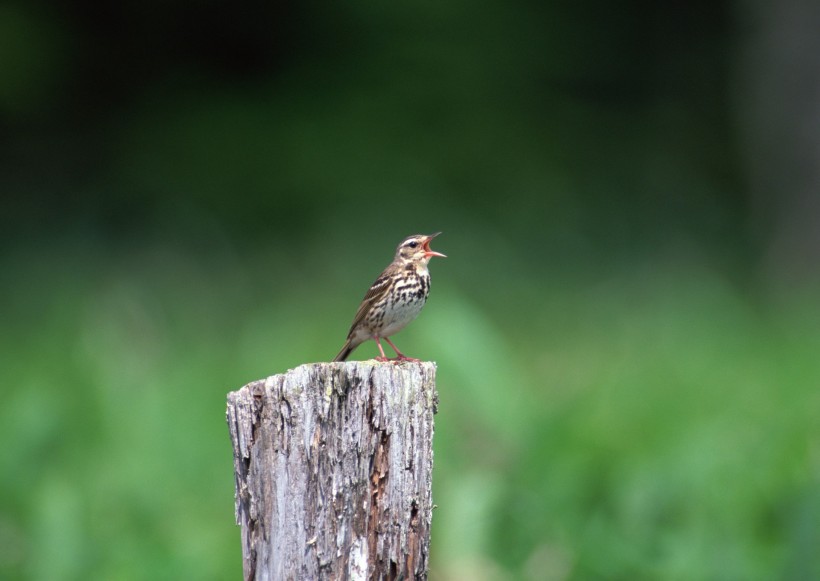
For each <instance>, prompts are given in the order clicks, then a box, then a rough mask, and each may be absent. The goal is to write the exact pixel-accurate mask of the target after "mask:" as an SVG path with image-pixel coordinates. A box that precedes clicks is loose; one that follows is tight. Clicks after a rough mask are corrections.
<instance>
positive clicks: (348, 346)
mask: <svg viewBox="0 0 820 581" xmlns="http://www.w3.org/2000/svg"><path fill="white" fill-rule="evenodd" d="M355 348H356V345H353V344H352V343H351V342H350V339H348V340H347V341H345V344H344V346H342V350H341V351H339V354H338V355H337V356H336V357H334V358H333V361H345V360H346V359H347V358H348V357H349V356H350V354H351V353H353V350H354V349H355Z"/></svg>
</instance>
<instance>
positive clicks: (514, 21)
mask: <svg viewBox="0 0 820 581" xmlns="http://www.w3.org/2000/svg"><path fill="white" fill-rule="evenodd" d="M765 4H766V3H762V2H727V1H694V2H648V1H642V0H632V1H629V2H620V3H613V2H607V1H605V0H582V1H580V2H569V1H566V0H555V1H552V0H551V1H547V2H540V1H535V0H513V1H508V2H487V1H483V0H478V1H476V0H472V1H469V2H467V1H465V0H450V1H447V2H428V1H417V2H398V3H377V2H353V3H344V2H325V1H315V0H306V1H302V2H281V3H280V2H273V3H271V2H257V1H250V2H245V3H226V2H219V1H217V0H210V1H207V2H200V3H193V2H185V1H183V0H166V1H164V2H155V1H151V0H148V1H143V2H128V1H126V2H117V3H110V4H107V5H106V4H100V3H97V2H93V3H92V2H83V1H80V2H63V1H57V0H54V1H51V2H49V1H46V0H33V1H31V0H28V1H25V2H23V1H22V0H10V1H6V2H3V3H2V4H0V39H2V40H0V155H1V156H2V158H0V172H1V173H0V192H2V208H3V211H2V212H1V213H0V243H1V244H2V248H1V249H0V299H2V302H0V309H2V312H1V313H0V314H1V316H2V319H1V320H0V325H1V326H2V333H0V345H1V346H0V358H1V359H0V385H2V405H0V441H2V446H0V577H1V578H3V579H32V580H63V579H65V580H74V579H78V580H79V579H83V580H85V579H106V580H143V579H145V580H149V579H150V580H156V579H204V580H208V579H237V578H239V577H240V575H241V573H240V572H241V554H240V540H239V530H238V529H237V528H236V527H235V525H234V521H233V475H232V460H231V449H230V444H229V439H228V432H227V427H226V425H225V422H224V409H225V395H226V393H227V392H228V391H230V390H233V389H236V388H238V387H240V386H242V385H243V384H244V383H246V382H248V381H251V380H254V379H258V378H261V377H265V376H267V375H271V374H274V373H278V372H282V371H285V370H287V369H288V368H292V367H295V366H297V365H299V364H301V363H305V362H312V361H326V360H328V359H330V358H331V357H333V355H334V354H335V353H336V352H337V350H338V349H339V348H340V346H341V343H342V341H343V339H344V335H345V333H346V331H347V329H348V325H349V323H350V320H351V318H352V316H353V313H354V311H355V309H356V307H357V305H358V302H359V300H360V298H361V296H362V295H363V293H364V291H365V290H366V288H367V285H369V283H370V282H371V281H372V280H373V279H374V278H375V276H376V275H377V274H378V273H379V272H380V270H381V269H382V268H383V267H384V266H385V265H386V264H387V263H388V262H389V260H390V259H391V257H392V254H393V251H394V248H395V246H396V244H397V243H398V242H399V241H400V240H401V239H402V238H403V237H405V236H407V235H409V234H411V233H417V232H422V233H428V232H433V231H439V230H441V231H443V232H444V233H443V234H442V235H441V236H440V237H439V238H438V239H437V240H436V243H435V244H434V247H435V248H436V249H437V250H440V251H442V252H445V253H446V254H448V256H449V258H447V259H446V260H439V259H436V260H434V261H433V263H432V265H431V272H432V275H433V281H434V284H433V292H432V295H431V301H430V302H429V303H428V306H427V308H426V310H425V312H424V313H423V315H422V316H421V317H420V318H419V319H418V320H417V321H416V323H414V324H413V325H412V326H410V327H409V328H408V329H407V330H405V331H404V332H402V334H401V335H399V336H398V337H397V338H396V342H397V344H398V345H399V346H400V347H401V348H402V349H403V350H404V351H405V352H407V353H408V354H410V355H413V356H416V357H422V358H425V359H432V360H435V361H437V362H438V365H439V373H438V388H439V392H440V399H441V405H440V411H439V414H438V416H437V420H436V429H437V433H436V450H435V454H436V455H435V476H434V483H435V484H434V496H435V501H436V503H437V505H438V508H437V509H436V511H435V514H434V528H433V547H432V569H431V579H436V580H446V581H449V580H464V579H471V580H478V581H482V580H488V581H494V580H512V579H529V580H541V579H544V580H563V579H630V580H636V579H675V580H688V579H693V580H700V579H725V580H739V579H743V580H752V579H801V580H802V579H812V578H814V579H818V578H820V552H818V551H817V547H818V546H820V420H818V418H819V417H820V390H819V389H818V388H819V387H820V351H819V349H820V299H818V296H820V295H818V292H817V291H818V274H819V273H820V269H818V259H819V258H820V228H819V227H820V196H818V185H820V147H818V140H820V121H819V120H820V35H817V34H816V32H817V30H820V10H818V6H820V5H818V4H817V3H813V2H809V1H806V0H784V1H781V2H776V3H771V6H766V5H765ZM375 354H376V349H375V345H372V344H369V345H363V346H362V347H360V348H359V350H358V351H357V352H356V357H358V358H368V357H372V356H374V355H375Z"/></svg>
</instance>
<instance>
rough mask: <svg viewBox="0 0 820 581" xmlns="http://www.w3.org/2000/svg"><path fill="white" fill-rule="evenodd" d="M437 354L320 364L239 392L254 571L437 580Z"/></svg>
mask: <svg viewBox="0 0 820 581" xmlns="http://www.w3.org/2000/svg"><path fill="white" fill-rule="evenodd" d="M435 371H436V368H435V364H434V363H429V362H426V363H401V364H393V363H377V362H375V361H362V362H347V363H314V364H309V365H302V366H300V367H297V368H296V369H292V370H290V371H288V372H287V373H284V374H281V375H274V376H272V377H269V378H267V379H265V380H260V381H255V382H252V383H249V384H248V385H246V386H244V387H243V388H242V389H240V390H238V391H235V392H232V393H230V394H229V395H228V409H227V420H228V426H229V428H230V433H231V440H232V443H233V452H234V470H235V479H236V522H237V524H239V525H240V526H241V527H242V532H241V535H242V556H243V566H244V577H245V579H247V580H251V579H252V580H260V581H268V580H271V581H274V580H275V581H278V580H291V579H293V580H301V579H329V580H331V579H332V580H336V579H339V580H341V579H351V580H365V579H426V578H427V568H428V557H429V543H430V523H431V520H432V508H433V505H432V493H431V488H432V469H433V414H434V413H435V412H436V405H437V394H436V390H435Z"/></svg>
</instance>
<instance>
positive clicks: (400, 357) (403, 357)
mask: <svg viewBox="0 0 820 581" xmlns="http://www.w3.org/2000/svg"><path fill="white" fill-rule="evenodd" d="M384 340H385V341H387V344H388V345H390V346H391V347H392V348H393V351H395V352H396V355H397V356H398V357H396V359H397V360H398V361H415V362H416V363H418V362H420V361H421V359H416V358H415V357H408V356H407V355H405V354H404V353H402V352H401V351H399V348H398V347H396V346H395V345H393V341H391V340H390V339H388V338H387V337H384ZM382 354H384V353H382Z"/></svg>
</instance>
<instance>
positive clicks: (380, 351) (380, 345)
mask: <svg viewBox="0 0 820 581" xmlns="http://www.w3.org/2000/svg"><path fill="white" fill-rule="evenodd" d="M385 339H387V338H386V337H385ZM373 340H374V341H376V345H378V346H379V353H381V354H382V356H381V357H376V361H390V360H389V359H388V358H387V356H386V355H385V354H384V349H383V348H382V344H381V341H379V338H378V337H373ZM389 342H390V341H389V340H388V343H389ZM394 349H395V347H394Z"/></svg>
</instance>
